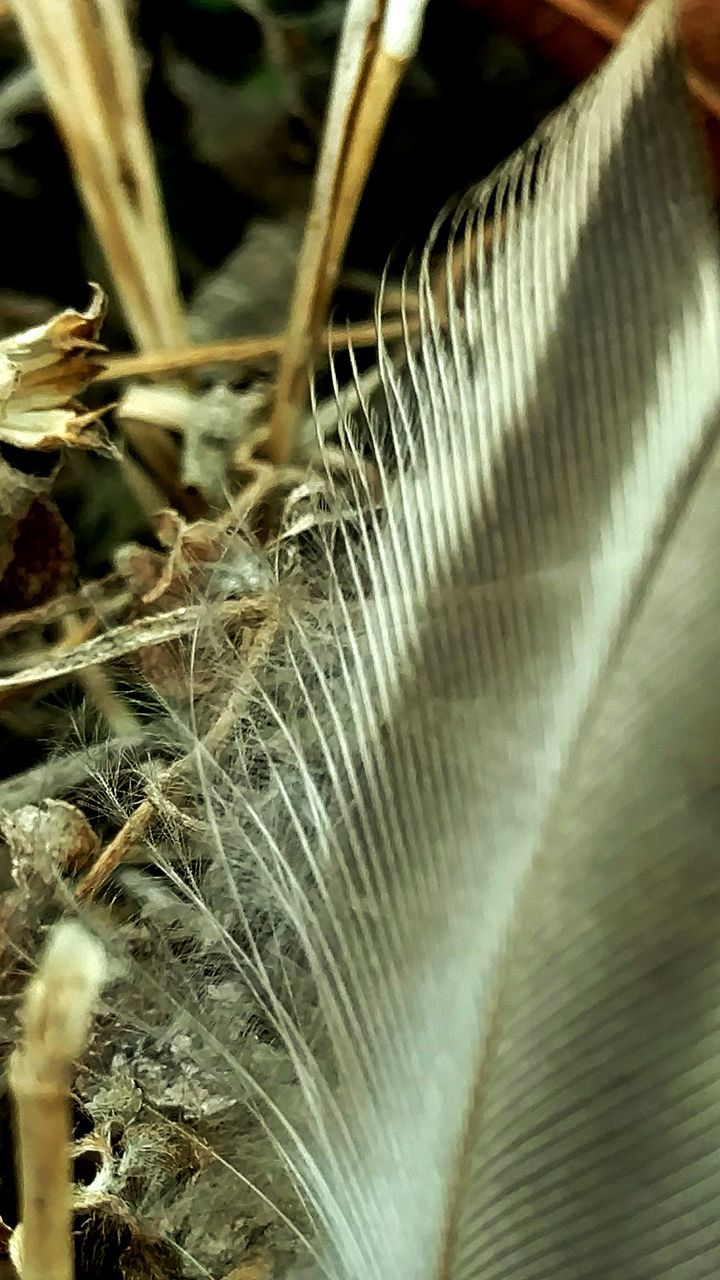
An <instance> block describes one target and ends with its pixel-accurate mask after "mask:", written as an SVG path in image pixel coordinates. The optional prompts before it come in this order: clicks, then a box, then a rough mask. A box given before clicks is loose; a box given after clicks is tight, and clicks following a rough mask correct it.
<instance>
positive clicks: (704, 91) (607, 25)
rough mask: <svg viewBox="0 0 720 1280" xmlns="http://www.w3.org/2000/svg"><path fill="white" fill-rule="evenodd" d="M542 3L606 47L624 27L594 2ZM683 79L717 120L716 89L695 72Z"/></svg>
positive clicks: (718, 100) (719, 95) (719, 104)
mask: <svg viewBox="0 0 720 1280" xmlns="http://www.w3.org/2000/svg"><path fill="white" fill-rule="evenodd" d="M546 2H547V3H548V4H549V5H551V6H552V8H553V9H557V10H558V11H559V12H560V13H563V14H565V15H566V16H567V17H568V18H574V19H575V20H576V21H577V22H580V23H582V25H583V26H584V27H586V28H588V29H589V30H590V31H594V32H595V33H596V34H597V35H599V36H601V37H602V38H603V40H607V41H608V43H609V44H617V43H618V41H619V40H620V39H621V37H622V35H623V32H624V31H625V29H626V27H627V21H626V19H624V18H621V17H619V16H618V15H617V14H614V13H609V12H608V10H607V9H606V8H605V7H604V5H601V4H598V3H597V0H546ZM687 79H688V85H689V86H690V89H691V91H692V93H693V94H694V95H695V97H696V99H697V101H698V102H699V103H700V105H701V106H702V107H704V109H705V110H706V111H709V112H710V114H711V115H713V116H716V117H717V119H718V120H720V89H718V87H717V86H716V85H714V84H712V82H711V81H710V80H708V79H707V77H706V76H703V75H700V74H699V72H697V71H692V70H689V71H688V76H687Z"/></svg>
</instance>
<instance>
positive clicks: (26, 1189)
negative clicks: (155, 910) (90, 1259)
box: [10, 921, 105, 1280]
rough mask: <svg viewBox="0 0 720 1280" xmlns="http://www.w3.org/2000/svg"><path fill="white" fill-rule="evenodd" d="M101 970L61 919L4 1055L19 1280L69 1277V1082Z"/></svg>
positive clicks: (90, 944) (80, 936)
mask: <svg viewBox="0 0 720 1280" xmlns="http://www.w3.org/2000/svg"><path fill="white" fill-rule="evenodd" d="M104 974H105V963H104V953H103V951H102V948H101V947H100V944H99V943H97V942H96V941H95V940H94V939H93V938H91V937H90V935H89V934H87V933H86V932H85V930H84V929H83V928H81V926H80V925H78V924H75V923H73V922H70V921H63V922H62V923H61V924H59V925H57V926H56V927H55V929H54V930H53V933H52V934H51V937H50V941H49V944H48V946H47V948H46V951H45V954H44V956H43V958H42V960H41V962H40V967H39V970H38V973H37V976H36V977H35V978H34V979H33V981H32V982H31V983H30V985H29V987H28V989H27V994H26V997H25V1003H24V1008H23V1040H22V1043H21V1044H20V1046H19V1047H18V1048H17V1049H16V1050H15V1052H14V1054H13V1056H12V1058H11V1060H10V1090H11V1094H12V1098H13V1103H14V1108H15V1120H16V1133H17V1138H18V1146H19V1149H18V1152H17V1158H18V1173H19V1180H20V1198H21V1227H19V1228H17V1229H16V1231H15V1234H14V1236H13V1239H12V1241H11V1256H12V1259H13V1262H14V1264H15V1267H16V1270H17V1272H18V1274H19V1276H20V1277H21V1280H73V1275H74V1265H73V1245H72V1179H71V1168H70V1123H71V1096H70V1086H71V1083H72V1069H73V1063H74V1061H75V1060H76V1059H77V1058H78V1057H79V1056H80V1054H81V1053H82V1052H83V1050H84V1048H85V1044H86V1041H87V1035H88V1030H89V1026H90V1019H91V1017H92V1014H93V1010H94V1007H95V1003H96V1000H97V997H98V994H99V991H100V987H101V985H102V982H103V979H104Z"/></svg>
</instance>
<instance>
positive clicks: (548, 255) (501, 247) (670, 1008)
mask: <svg viewBox="0 0 720 1280" xmlns="http://www.w3.org/2000/svg"><path fill="white" fill-rule="evenodd" d="M675 20H676V13H675V6H674V4H672V3H670V0H654V2H653V3H651V4H650V5H649V6H648V7H647V9H646V10H645V11H644V13H643V14H642V16H641V18H640V19H639V21H638V22H637V23H636V25H635V27H634V28H633V29H632V31H631V32H630V33H629V34H628V36H627V38H626V40H625V42H624V44H623V45H622V47H621V48H620V49H619V50H618V51H617V52H616V53H615V55H613V56H612V57H610V58H609V59H608V62H607V64H606V65H605V66H604V68H603V69H602V72H601V74H600V75H599V76H598V77H597V78H596V79H595V80H594V81H593V82H592V83H591V84H589V85H588V86H586V87H585V88H584V89H583V90H582V91H581V92H580V93H579V94H578V95H577V96H576V97H574V98H573V99H572V100H571V102H570V103H569V105H568V106H567V107H566V108H565V109H564V110H563V111H561V112H560V113H559V114H558V115H557V116H555V117H554V118H553V119H552V120H551V121H550V122H549V123H548V124H547V125H546V126H545V127H544V128H543V129H542V130H541V131H540V132H539V133H538V135H537V136H536V137H535V138H534V139H533V140H532V141H531V142H530V143H529V144H528V146H527V147H526V148H524V149H523V151H522V152H521V153H519V154H518V155H517V156H515V157H514V158H513V159H512V160H511V161H510V162H509V163H508V164H507V165H506V166H504V167H503V168H502V169H501V170H500V171H499V172H498V173H497V174H496V175H495V176H494V177H493V179H492V180H491V181H489V182H488V183H486V184H485V185H483V186H482V187H481V188H480V189H479V190H478V191H475V192H473V193H472V194H471V195H470V196H469V197H468V198H467V200H466V201H465V202H464V204H463V206H462V208H461V209H460V210H459V211H458V212H457V214H456V215H455V216H454V217H453V219H452V220H451V221H452V225H451V236H450V247H449V250H448V257H447V279H446V292H447V297H446V298H445V299H444V300H443V303H442V305H440V304H439V303H438V300H437V296H436V289H435V285H434V282H433V278H432V274H431V269H430V265H429V263H430V257H429V255H428V257H426V258H425V259H424V260H423V263H422V266H421V269H420V295H421V302H422V332H421V335H420V339H419V340H418V341H417V342H415V341H414V340H413V339H410V338H409V339H408V343H407V350H406V353H405V360H404V364H403V367H402V369H401V370H398V369H397V368H396V367H395V366H393V364H392V362H391V360H390V358H389V355H388V354H387V353H386V352H385V351H384V350H383V349H382V347H381V348H380V351H379V357H378V358H379V363H380V369H381V374H382V386H383V395H382V407H381V409H379V410H378V409H377V407H376V408H375V409H373V410H372V411H371V410H370V409H368V412H367V420H366V422H365V424H364V430H365V432H366V434H367V433H369V436H370V439H371V441H372V442H373V443H374V457H373V465H374V472H373V474H374V475H375V477H376V482H375V485H374V487H371V486H370V483H369V481H368V480H366V479H363V477H364V476H367V474H368V472H367V471H366V470H363V468H362V467H361V466H358V467H357V468H355V469H352V470H351V475H353V476H354V477H355V479H354V481H353V486H352V487H353V494H352V507H353V510H352V512H351V513H350V515H348V516H347V517H346V518H344V519H343V520H342V521H340V522H338V523H337V524H335V525H332V526H327V525H326V526H325V529H326V534H325V542H324V547H325V557H326V558H325V561H324V571H323V572H324V593H323V594H322V596H321V598H318V593H317V589H316V588H314V589H313V592H314V594H313V595H312V600H311V601H310V602H308V603H307V607H306V606H305V605H303V602H302V600H301V601H300V602H299V603H297V604H295V605H293V607H292V608H288V609H283V610H282V620H281V630H280V635H281V639H280V640H279V641H277V642H276V652H275V655H274V660H273V661H274V665H273V668H272V670H273V672H274V675H272V676H268V677H267V679H265V681H264V682H263V681H261V682H260V683H259V685H258V687H257V689H256V690H255V691H254V693H253V696H252V699H251V701H250V703H246V704H245V705H244V706H243V708H242V710H241V711H240V712H239V713H238V723H237V728H236V732H235V734H234V737H233V739H232V745H231V748H230V749H225V750H224V751H223V752H222V753H220V754H218V753H213V752H211V751H210V750H209V749H208V748H207V746H205V747H203V746H202V745H200V744H198V745H196V748H195V751H196V765H197V777H198V782H199V784H200V785H201V786H202V788H203V791H204V796H205V811H206V819H207V820H206V825H205V833H206V834H205V836H204V837H203V840H202V841H201V843H202V845H203V851H204V857H205V860H206V861H205V867H204V870H203V871H202V872H198V871H197V867H196V866H195V871H194V872H193V871H192V868H190V869H186V870H185V871H182V870H178V864H177V863H176V862H173V860H172V859H167V860H166V862H165V864H164V865H165V866H166V869H167V871H168V874H169V875H170V876H171V878H172V880H173V882H174V884H175V886H176V889H177V891H178V893H185V894H186V895H187V897H188V898H189V900H190V902H191V903H192V904H193V909H194V910H197V912H198V913H199V915H201V916H202V918H203V919H204V920H205V926H204V927H206V929H207V938H208V939H209V940H208V941H207V949H208V954H209V952H210V951H212V950H213V949H214V952H215V954H222V955H223V956H224V958H225V963H226V966H227V969H228V971H229V972H231V973H233V974H234V975H235V978H234V979H233V980H234V981H236V982H237V983H244V984H245V985H246V988H247V989H248V990H249V991H250V992H251V993H252V995H253V998H255V999H256V1000H257V1001H258V1002H259V1004H260V1005H261V1006H262V1007H263V1008H264V1010H265V1013H266V1016H267V1018H268V1019H269V1020H270V1022H271V1023H272V1026H273V1033H274V1035H275V1036H276V1038H277V1039H278V1041H279V1042H281V1043H282V1045H283V1046H284V1052H285V1054H286V1055H287V1061H288V1064H289V1068H290V1075H291V1077H292V1082H293V1083H292V1090H293V1091H294V1092H295V1094H296V1096H297V1097H299V1099H300V1105H299V1106H297V1107H295V1108H292V1107H290V1108H287V1107H286V1106H285V1105H284V1102H283V1101H282V1099H281V1100H278V1097H276V1096H275V1095H274V1094H273V1092H272V1088H271V1086H270V1085H269V1084H268V1082H267V1081H265V1080H263V1079H260V1080H255V1081H253V1080H251V1079H250V1074H251V1073H250V1072H249V1070H248V1067H247V1063H246V1061H245V1060H244V1059H243V1055H242V1050H241V1049H239V1048H238V1043H237V1037H236V1036H234V1034H233V1019H234V1018H235V1017H236V1011H235V1010H234V1006H233V1005H232V1001H230V1004H229V1007H228V1017H227V1020H226V1022H225V1023H223V1024H220V1025H218V1024H217V1023H216V1022H214V1021H213V1017H212V1016H211V1014H210V1012H209V1011H208V1009H207V1008H204V1007H203V1002H202V999H200V1000H199V1001H198V1003H197V1005H196V1006H193V1011H192V1016H191V1015H190V1014H188V1019H187V1025H188V1027H190V1029H191V1031H194V1032H196V1033H197V1036H198V1039H199V1041H202V1044H203V1046H204V1049H205V1055H206V1056H205V1057H204V1059H203V1061H204V1062H205V1063H206V1064H207V1063H214V1067H215V1068H216V1069H217V1070H218V1071H220V1072H222V1073H223V1075H224V1077H225V1078H226V1079H230V1080H231V1081H232V1080H234V1081H235V1084H236V1088H237V1090H238V1096H242V1097H243V1098H250V1099H251V1105H252V1106H253V1107H254V1108H256V1109H257V1111H258V1113H259V1114H261V1115H262V1116H263V1123H264V1124H265V1125H266V1126H267V1131H268V1133H269V1135H270V1141H271V1143H272V1145H273V1148H274V1150H275V1152H276V1156H277V1159H278V1162H279V1164H281V1165H284V1167H285V1168H286V1170H288V1171H289V1172H290V1174H291V1176H292V1178H293V1179H294V1181H295V1182H296V1185H297V1187H298V1190H299V1195H300V1198H301V1201H302V1204H303V1206H304V1209H305V1210H306V1211H307V1213H308V1214H309V1216H310V1219H311V1220H312V1224H313V1225H312V1227H311V1228H309V1227H308V1225H307V1220H306V1219H305V1218H303V1222H302V1231H303V1234H304V1235H306V1236H307V1237H308V1239H309V1241H310V1250H311V1253H310V1255H309V1257H310V1259H311V1265H312V1266H313V1268H315V1270H316V1272H317V1274H318V1275H325V1276H327V1277H330V1278H331V1280H369V1278H371V1277H372V1278H373V1280H390V1278H392V1280H480V1277H482V1280H503V1278H505V1277H510V1276H512V1277H513V1280H525V1278H527V1280H530V1278H532V1280H544V1278H545V1277H547V1278H549V1277H567V1278H568V1280H570V1278H571V1280H580V1278H581V1277H627V1278H628V1280H629V1278H630V1277H633V1278H635V1280H640V1278H647V1280H650V1278H651V1277H652V1280H657V1278H658V1277H660V1276H662V1275H665V1274H672V1275H674V1276H682V1277H683V1280H699V1278H700V1277H705V1276H710V1275H711V1274H716V1273H717V1271H718V1267H720V1228H719V1227H718V1222H717V1219H718V1208H719V1207H720V1199H719V1196H720V1157H719V1156H718V1154H717V1152H718V1150H720V1085H719V1084H718V1076H719V1067H720V1011H719V1005H718V999H717V989H718V980H719V979H720V946H719V943H718V937H719V929H718V905H719V902H720V843H719V841H718V835H719V833H720V806H719V805H718V791H717V783H718V767H717V766H718V758H717V745H718V726H719V725H720V693H719V690H720V681H719V680H718V676H717V668H718V663H717V659H718V650H719V648H720V588H719V585H718V584H719V581H720V571H719V566H718V547H719V546H720V501H718V497H719V482H720V475H719V472H718V463H717V461H716V459H715V458H714V450H715V441H716V433H717V428H718V418H719V413H720V370H719V368H718V359H719V357H720V285H719V278H718V249H717V243H716V237H715V233H714V227H713V221H712V215H711V212H710V203H709V199H708V198H707V195H706V192H705V189H704V183H703V176H702V172H701V164H700V161H699V158H698V155H697V153H696V143H695V138H694V131H693V128H692V124H691V122H690V120H689V114H688V110H687V107H686V103H685V92H684V86H683V80H682V70H681V67H680V65H679V61H678V55H677V51H676V37H675ZM476 127H477V128H482V127H484V125H483V122H482V121H477V122H476ZM469 145H471V135H470V138H469ZM490 224H492V234H491V236H490V243H489V245H488V243H487V235H486V231H487V228H488V227H489V225H490ZM358 439H359V436H358V433H357V431H356V429H355V428H354V427H353V426H352V425H351V424H348V425H347V431H346V444H347V449H348V452H349V454H350V455H351V457H352V455H353V453H355V455H356V461H358V462H359V461H360V451H361V446H360V445H359V444H358V443H357V442H358ZM229 693H232V690H229ZM251 883H252V884H253V885H254V888H253V889H252V890H250V888H249V885H250V884H251ZM258 886H259V888H258ZM259 896H263V898H264V902H265V906H264V908H263V910H262V911H260V910H254V908H252V907H251V906H250V905H249V903H250V901H251V900H252V902H257V901H258V898H259ZM196 972H197V971H196ZM183 981H184V979H183V978H182V976H181V975H180V972H179V970H178V977H177V979H176V978H175V976H174V975H173V972H172V971H170V975H169V979H168V985H169V987H170V988H171V989H172V998H173V999H175V1000H176V1002H177V1005H178V1007H182V1005H183V998H184V997H183V996H182V994H181V991H182V984H183ZM231 986H232V983H231ZM176 992H177V993H178V994H177V995H175V993H176ZM188 1007H189V1006H188ZM285 1083H286V1084H287V1081H286V1082H285ZM286 1095H287V1090H286V1091H285V1094H284V1095H283V1096H286ZM235 1164H236V1165H237V1166H238V1167H240V1168H242V1166H243V1151H242V1149H240V1150H238V1151H237V1152H236V1154H235Z"/></svg>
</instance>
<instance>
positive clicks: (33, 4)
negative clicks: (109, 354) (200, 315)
mask: <svg viewBox="0 0 720 1280" xmlns="http://www.w3.org/2000/svg"><path fill="white" fill-rule="evenodd" d="M13 7H14V10H15V14H16V17H17V20H18V22H19V24H20V27H21V30H22V32H23V35H24V37H25V40H26V42H27V45H28V48H29V51H30V54H31V56H32V59H33V61H34V63H35V65H36V66H37V68H38V71H39V72H40V75H41V77H42V81H43V86H44V88H45V92H46V94H47V98H48V102H49V104H50V107H51V109H52V111H53V114H54V115H55V118H56V120H57V124H58V128H59V129H60V132H61V134H62V137H63V139H64V142H65V145H66V147H67V150H68V154H69V156H70V159H71V161H72V165H73V168H74V171H75V177H76V180H77V184H78V187H79V189H80V192H81V195H82V197H83V200H84V201H85V204H86V206H87V209H88V212H89V214H90V217H91V219H92V221H93V224H94V226H95V230H96V232H97V234H98V238H99V240H100V243H101V244H102V247H103V249H104V251H105V255H106V257H107V260H108V263H109V265H110V269H111V271H112V274H113V278H114V281H115V285H116V288H117V291H118V295H119V297H120V299H121V302H122V304H123V307H124V310H125V314H126V316H127V320H128V324H129V325H130V328H131V330H132V332H133V334H134V336H135V338H136V340H137V342H138V344H139V345H140V346H142V347H151V348H155V347H172V346H177V345H179V344H180V343H182V342H183V340H184V339H185V325H184V321H183V315H182V307H181V303H180V296H179V292H178V288H177V281H176V274H175V264H174V255H173V252H172V248H171V243H170V238H169V236H168V232H167V226H166V223H165V217H164V212H163V205H162V199H161V196H160V189H159V186H158V181H157V175H156V171H155V166H154V162H153V156H152V150H151V147H150V142H149V139H148V135H147V128H146V125H145V118H144V112H143V106H142V96H141V90H140V84H139V78H138V67H137V57H136V53H135V49H134V46H133V43H132V38H131V35H130V31H129V28H128V23H127V14H126V8H125V4H123V3H118V0H13Z"/></svg>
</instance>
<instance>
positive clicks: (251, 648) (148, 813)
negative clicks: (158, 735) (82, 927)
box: [76, 600, 278, 902]
mask: <svg viewBox="0 0 720 1280" xmlns="http://www.w3.org/2000/svg"><path fill="white" fill-rule="evenodd" d="M239 603H240V604H242V602H239ZM247 603H248V604H249V605H250V606H251V608H252V609H254V610H256V609H257V604H258V602H257V601H256V600H253V601H252V602H247ZM277 627H278V614H277V608H276V607H275V605H274V603H273V602H270V601H266V612H265V616H264V617H263V619H262V621H261V622H260V623H259V624H258V625H256V626H255V627H254V628H253V629H252V631H251V632H250V637H249V640H248V642H247V645H246V647H245V648H246V651H245V658H246V665H245V669H244V672H243V676H242V678H241V679H240V680H239V681H236V683H235V685H234V688H233V693H232V697H231V698H230V701H229V702H228V704H227V706H226V707H225V708H224V709H223V711H222V712H221V713H220V715H219V716H218V718H217V720H216V721H215V722H214V723H213V724H212V725H211V727H210V729H209V730H208V732H207V733H206V734H205V736H204V737H203V738H202V740H201V742H200V744H199V745H200V747H201V749H202V750H203V751H204V752H206V753H207V752H212V751H215V750H217V748H218V747H219V746H221V745H222V743H223V742H224V741H225V739H226V738H227V737H228V736H229V735H230V733H231V732H232V730H233V727H234V726H235V725H236V724H237V722H238V719H239V716H240V715H241V713H242V711H243V709H244V707H245V706H246V704H247V700H248V698H249V697H250V693H251V690H252V687H253V685H254V682H255V679H256V672H257V668H258V666H259V664H260V663H261V662H263V661H264V659H265V657H266V656H267V653H268V651H269V649H270V647H271V645H272V643H273V641H274V639H275V634H276V632H277ZM194 759H195V752H190V753H189V754H188V755H186V756H183V757H182V758H181V759H179V760H175V761H174V762H173V764H171V765H170V766H169V768H167V769H165V770H163V772H162V773H161V774H160V776H159V778H158V779H157V780H156V790H159V791H161V792H162V790H163V789H164V788H166V787H167V786H168V785H169V784H170V783H171V782H173V781H175V780H176V779H177V778H179V777H181V776H182V774H183V773H184V772H185V771H186V769H187V768H188V766H189V765H192V762H193V761H194ZM156 813H157V806H156V804H155V802H154V801H153V800H152V799H150V797H147V796H146V797H145V799H144V800H142V801H141V803H140V804H139V805H138V807H137V809H134V810H133V812H132V813H131V814H130V817H129V818H128V819H127V822H125V824H124V825H123V826H122V827H121V829H120V831H118V833H117V835H116V836H114V837H113V839H112V840H111V841H110V843H109V844H108V845H106V847H105V849H104V850H103V852H102V853H101V854H100V856H99V858H98V859H97V861H96V862H95V863H94V864H93V866H92V867H91V868H90V870H89V871H88V872H87V873H86V874H85V875H84V876H83V878H82V880H81V881H80V883H79V885H78V888H77V893H76V897H77V899H78V901H79V902H83V901H87V900H88V899H90V898H93V897H94V896H95V894H96V893H97V892H98V891H99V890H100V889H101V888H102V886H103V885H104V884H105V882H106V881H107V879H108V878H109V876H111V875H112V873H113V872H114V871H115V870H116V868H117V867H118V866H119V865H120V863H121V862H122V861H123V860H124V859H125V858H126V857H127V856H128V854H129V853H130V852H131V851H132V849H133V848H134V847H135V846H136V845H137V844H138V843H139V842H140V841H141V840H142V838H143V836H144V835H145V832H146V831H147V829H148V827H149V826H150V823H151V822H152V820H153V818H154V817H155V815H156Z"/></svg>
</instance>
